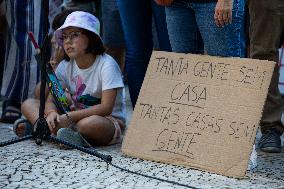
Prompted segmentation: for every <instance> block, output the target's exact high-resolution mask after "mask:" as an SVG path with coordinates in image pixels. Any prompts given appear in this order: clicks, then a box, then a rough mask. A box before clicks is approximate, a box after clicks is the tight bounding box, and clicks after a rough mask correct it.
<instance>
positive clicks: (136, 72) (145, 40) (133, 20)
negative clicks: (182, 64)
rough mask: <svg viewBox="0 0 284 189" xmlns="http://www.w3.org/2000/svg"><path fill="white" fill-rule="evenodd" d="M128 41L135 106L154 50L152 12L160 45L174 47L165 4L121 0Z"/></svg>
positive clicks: (129, 76)
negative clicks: (170, 40)
mask: <svg viewBox="0 0 284 189" xmlns="http://www.w3.org/2000/svg"><path fill="white" fill-rule="evenodd" d="M117 6H118V9H119V13H120V17H121V22H122V28H123V32H124V39H125V45H126V55H125V70H126V73H127V79H128V87H129V93H130V98H131V102H132V105H133V107H134V106H135V104H136V101H137V98H138V95H139V91H140V88H141V86H142V83H143V80H144V76H145V73H146V70H147V67H148V63H149V60H150V57H151V54H152V50H153V39H152V15H153V17H154V21H155V24H156V28H157V35H158V42H159V48H160V50H163V51H170V50H171V47H170V42H169V37H168V32H167V27H166V18H165V17H166V16H165V10H164V8H163V7H160V6H157V5H156V4H155V3H154V2H153V0H142V1H136V0H117Z"/></svg>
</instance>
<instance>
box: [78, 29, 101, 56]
mask: <svg viewBox="0 0 284 189" xmlns="http://www.w3.org/2000/svg"><path fill="white" fill-rule="evenodd" d="M82 31H83V32H82V33H83V34H85V35H86V36H87V37H88V39H89V44H88V47H87V49H86V53H92V54H94V55H102V54H104V52H105V51H106V49H105V47H104V45H103V42H102V40H101V39H100V37H99V36H98V35H96V34H95V33H93V32H91V31H89V30H85V29H82Z"/></svg>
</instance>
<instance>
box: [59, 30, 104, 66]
mask: <svg viewBox="0 0 284 189" xmlns="http://www.w3.org/2000/svg"><path fill="white" fill-rule="evenodd" d="M80 29H81V31H82V34H84V35H86V36H87V38H88V47H87V49H86V53H91V54H93V55H102V54H104V52H105V51H106V48H105V46H104V44H103V42H102V40H101V39H100V37H99V36H98V35H96V34H95V33H93V32H91V31H89V30H85V29H82V28H80ZM64 59H65V60H66V61H70V58H69V57H68V56H67V55H66V56H65V57H64Z"/></svg>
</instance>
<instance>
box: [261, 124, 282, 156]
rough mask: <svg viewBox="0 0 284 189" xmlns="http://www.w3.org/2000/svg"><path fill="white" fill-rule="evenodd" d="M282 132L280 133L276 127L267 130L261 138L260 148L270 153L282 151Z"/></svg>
mask: <svg viewBox="0 0 284 189" xmlns="http://www.w3.org/2000/svg"><path fill="white" fill-rule="evenodd" d="M280 136H281V133H279V132H278V131H277V130H276V129H269V130H267V131H265V132H264V133H263V134H262V136H261V138H260V140H259V143H258V145H259V148H260V150H261V151H263V152H268V153H280V152H281V139H280Z"/></svg>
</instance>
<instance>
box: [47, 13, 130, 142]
mask: <svg viewBox="0 0 284 189" xmlns="http://www.w3.org/2000/svg"><path fill="white" fill-rule="evenodd" d="M99 31H100V23H99V21H98V19H97V18H96V17H95V16H93V15H92V14H90V13H87V12H83V11H75V12H73V13H71V14H70V15H68V16H67V18H66V20H65V22H64V24H63V25H62V26H61V27H60V28H58V29H57V30H56V31H55V37H56V42H57V43H58V45H60V46H62V47H63V49H64V51H65V53H66V54H67V56H68V60H64V61H62V62H61V63H60V64H59V66H58V67H57V69H56V75H57V77H58V79H59V81H60V83H61V85H62V86H63V88H64V89H65V88H66V90H67V91H68V92H69V93H70V95H71V101H72V107H71V108H72V111H71V112H68V113H65V114H62V115H60V112H58V110H57V108H56V105H55V102H54V99H53V97H52V96H51V95H49V97H48V99H47V101H46V107H45V114H46V121H47V124H48V126H49V129H50V131H51V133H53V134H57V136H58V137H59V138H61V139H65V140H69V142H73V143H74V141H73V140H77V139H76V138H74V136H82V137H83V138H84V139H85V140H84V141H87V143H88V144H90V145H109V144H114V143H117V142H119V141H120V139H121V133H122V131H123V130H124V129H125V97H124V84H123V80H122V74H121V71H120V68H119V66H118V64H117V63H116V62H115V60H114V59H113V58H112V57H110V56H109V55H107V54H106V53H104V52H105V48H104V46H103V43H102V40H101V38H100V36H99ZM98 99H99V100H98ZM98 101H100V103H99V104H97V102H98ZM77 134H79V135H77ZM75 143H77V142H75ZM77 144H78V143H77Z"/></svg>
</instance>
